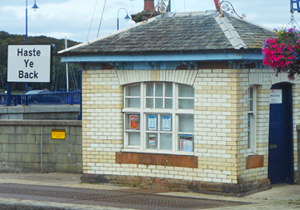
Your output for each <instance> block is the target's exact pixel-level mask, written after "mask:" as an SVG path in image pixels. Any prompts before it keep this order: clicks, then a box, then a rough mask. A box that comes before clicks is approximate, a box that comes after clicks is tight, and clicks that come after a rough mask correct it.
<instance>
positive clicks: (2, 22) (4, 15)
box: [0, 0, 300, 42]
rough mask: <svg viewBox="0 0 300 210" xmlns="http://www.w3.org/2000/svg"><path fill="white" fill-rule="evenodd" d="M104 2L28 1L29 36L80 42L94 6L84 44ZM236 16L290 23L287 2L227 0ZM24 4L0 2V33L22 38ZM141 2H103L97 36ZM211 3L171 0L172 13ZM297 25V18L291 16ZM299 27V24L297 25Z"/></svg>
mask: <svg viewBox="0 0 300 210" xmlns="http://www.w3.org/2000/svg"><path fill="white" fill-rule="evenodd" d="M104 1H105V0H37V5H38V6H39V7H40V8H39V9H38V10H37V11H36V12H34V11H33V10H32V9H31V7H32V5H33V3H34V0H28V17H29V20H28V25H29V36H38V35H45V36H51V37H55V38H65V37H67V38H68V39H71V40H74V41H79V42H84V41H87V36H88V32H89V28H90V24H91V21H92V17H93V12H94V9H95V6H96V2H98V3H97V7H96V10H95V11H96V13H95V16H94V19H93V22H92V25H91V31H90V33H89V37H88V40H90V39H94V38H96V36H97V31H98V26H99V22H100V17H101V14H102V9H103V4H104ZM229 1H230V2H231V3H232V4H233V6H234V8H235V10H236V12H237V13H238V14H242V13H245V14H246V16H247V17H246V20H248V21H251V22H253V23H256V24H260V25H263V26H266V27H269V28H271V29H273V28H275V27H282V26H284V27H285V26H287V24H288V23H289V21H290V18H291V14H290V0H273V1H262V0H252V1H245V0H229ZM25 2H26V0H0V30H3V31H6V32H8V33H11V34H25ZM143 6H144V1H143V0H134V1H130V0H107V4H106V9H105V13H104V17H103V22H102V27H101V31H100V36H101V35H105V34H108V33H111V32H113V31H115V30H116V27H117V14H118V10H119V9H120V8H126V9H127V10H128V13H129V15H131V14H135V13H137V12H140V11H142V10H143ZM214 9H215V5H214V1H213V0H172V12H190V11H205V10H214ZM119 15H120V28H124V27H127V26H130V25H133V24H134V22H133V21H129V22H126V21H125V20H123V18H124V17H125V15H126V12H125V11H124V10H120V12H119ZM294 17H295V20H296V21H297V22H298V21H300V14H299V13H295V14H294ZM299 24H300V22H299Z"/></svg>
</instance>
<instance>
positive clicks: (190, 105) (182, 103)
mask: <svg viewBox="0 0 300 210" xmlns="http://www.w3.org/2000/svg"><path fill="white" fill-rule="evenodd" d="M178 108H179V109H194V99H179V107H178Z"/></svg>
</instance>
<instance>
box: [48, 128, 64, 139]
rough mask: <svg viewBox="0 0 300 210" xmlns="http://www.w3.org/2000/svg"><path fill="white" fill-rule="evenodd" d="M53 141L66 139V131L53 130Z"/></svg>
mask: <svg viewBox="0 0 300 210" xmlns="http://www.w3.org/2000/svg"><path fill="white" fill-rule="evenodd" d="M51 138H52V139H66V131H65V130H59V129H52V132H51Z"/></svg>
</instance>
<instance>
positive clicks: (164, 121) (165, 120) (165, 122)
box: [160, 115, 172, 131]
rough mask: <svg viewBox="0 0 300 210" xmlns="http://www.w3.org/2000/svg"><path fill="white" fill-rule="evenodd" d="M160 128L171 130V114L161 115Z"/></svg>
mask: <svg viewBox="0 0 300 210" xmlns="http://www.w3.org/2000/svg"><path fill="white" fill-rule="evenodd" d="M160 130H161V131H172V116H171V115H161V118H160Z"/></svg>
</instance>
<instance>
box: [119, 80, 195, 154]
mask: <svg viewBox="0 0 300 210" xmlns="http://www.w3.org/2000/svg"><path fill="white" fill-rule="evenodd" d="M148 83H152V84H153V85H154V86H155V85H156V84H157V83H163V87H164V88H165V87H166V83H167V82H160V81H158V82H140V83H134V84H129V85H136V84H139V85H140V107H139V108H130V107H125V100H126V99H127V98H128V97H126V95H125V94H126V87H127V86H129V85H125V86H124V108H123V109H122V112H123V116H124V117H123V119H124V125H123V126H124V127H123V128H124V149H123V150H124V151H130V152H147V153H163V154H165V153H170V154H187V155H192V154H194V142H195V139H194V122H195V120H194V118H193V132H179V115H183V114H184V115H192V116H194V108H193V109H179V98H183V99H185V97H179V96H178V95H179V85H180V84H179V83H173V82H169V83H170V84H172V88H173V89H172V97H166V96H165V91H166V90H165V89H163V91H164V93H163V96H162V97H163V100H165V99H166V98H167V99H170V98H172V108H170V109H169V108H164V107H165V106H163V108H155V97H156V96H155V92H154V93H153V98H154V101H153V105H154V108H146V99H147V98H149V96H147V95H146V94H147V92H146V87H147V84H148ZM187 86H188V85H187ZM191 87H192V86H191ZM154 90H155V89H154ZM158 98H160V97H158ZM186 98H187V99H193V100H194V97H186ZM163 104H165V102H163ZM133 114H139V116H140V121H139V123H140V125H139V126H140V130H137V131H132V130H130V129H126V115H133ZM147 115H157V125H158V126H157V131H153V132H151V131H148V130H147V129H148V128H147ZM162 115H170V116H171V131H170V132H167V131H161V130H159V127H160V124H158V123H160V120H161V116H162ZM130 132H139V133H140V145H139V146H133V145H129V139H128V135H129V134H128V133H130ZM147 133H157V134H158V135H161V134H162V133H171V134H172V139H171V140H172V148H171V150H161V149H160V146H161V142H160V141H161V139H160V137H158V139H157V149H147V142H146V141H147V139H146V137H147ZM179 133H184V134H190V135H192V136H193V142H192V151H180V148H179V144H180V143H179Z"/></svg>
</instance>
